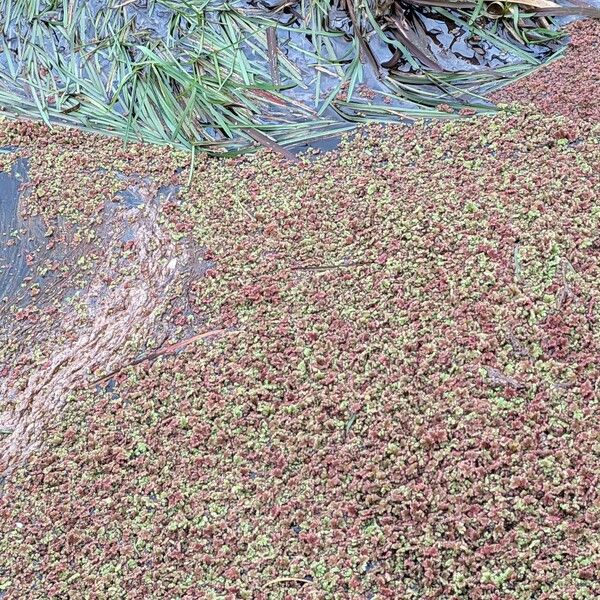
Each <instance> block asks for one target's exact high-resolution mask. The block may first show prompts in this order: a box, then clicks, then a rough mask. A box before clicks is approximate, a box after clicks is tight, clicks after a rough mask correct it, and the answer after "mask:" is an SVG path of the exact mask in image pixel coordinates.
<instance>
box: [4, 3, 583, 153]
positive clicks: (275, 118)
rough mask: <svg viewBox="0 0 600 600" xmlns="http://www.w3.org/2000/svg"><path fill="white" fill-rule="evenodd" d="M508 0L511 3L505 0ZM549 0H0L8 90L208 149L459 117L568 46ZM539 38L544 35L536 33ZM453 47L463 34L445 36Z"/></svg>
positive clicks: (48, 112) (76, 117) (106, 129)
mask: <svg viewBox="0 0 600 600" xmlns="http://www.w3.org/2000/svg"><path fill="white" fill-rule="evenodd" d="M499 9H500V10H499ZM573 12H575V13H586V12H587V13H590V12H591V13H593V12H594V11H593V9H589V8H582V7H580V6H577V7H571V8H563V7H558V6H557V5H556V4H554V3H553V2H550V1H548V0H522V1H521V2H517V3H499V2H492V3H483V2H477V3H475V2H460V3H455V2H451V1H446V0H444V1H442V2H439V1H437V2H422V0H406V1H402V2H371V1H364V2H362V1H361V2H358V3H355V2H353V1H351V0H347V1H345V2H337V0H336V2H330V1H324V0H310V1H306V2H305V1H296V0H293V1H291V2H278V3H274V4H269V3H267V2H253V1H250V0H239V1H236V2H233V3H222V2H213V1H208V0H186V1H184V2H180V1H172V0H150V1H149V2H143V3H140V2H121V1H117V0H115V1H114V2H97V1H88V2H77V1H72V0H35V1H34V0H18V1H16V2H15V0H2V1H1V2H0V17H1V18H2V47H1V50H2V52H0V105H1V106H2V107H3V109H4V111H5V112H6V113H7V114H12V115H17V116H34V115H35V116H38V117H41V118H42V119H44V120H46V121H47V122H50V121H51V120H55V121H59V122H63V123H66V124H72V125H77V126H81V127H84V128H86V129H88V130H94V131H99V132H103V133H110V134H114V135H118V136H121V137H124V138H127V139H136V140H144V141H146V142H155V143H162V144H171V145H175V146H179V147H184V148H186V149H192V150H194V151H196V150H208V151H211V152H225V151H240V150H242V149H244V148H247V147H248V146H249V145H250V146H253V145H254V146H255V145H256V144H257V143H258V144H260V145H264V146H270V147H274V148H279V147H281V146H296V145H302V144H305V143H306V142H307V141H310V140H313V139H315V138H320V137H323V136H332V135H338V134H339V133H341V132H343V131H347V130H348V129H350V128H352V127H354V125H355V124H356V123H360V122H367V121H372V120H381V119H384V120H398V119H400V120H407V119H408V120H413V119H418V118H420V117H424V116H437V117H440V118H450V117H453V116H456V114H453V113H452V112H451V111H450V112H448V111H445V110H439V109H437V108H436V107H437V106H438V105H439V104H444V105H446V106H451V107H455V108H457V109H460V108H463V107H465V106H472V107H474V108H476V109H478V110H481V111H490V110H492V109H491V107H490V105H489V104H488V103H485V101H483V100H482V98H481V95H480V94H481V93H483V92H484V91H489V90H490V89H493V88H496V87H498V86H500V85H502V84H504V83H506V82H507V80H510V79H512V78H514V77H518V76H522V75H524V74H526V73H528V72H530V71H531V70H532V69H534V68H535V67H537V66H539V65H540V64H541V63H542V62H543V61H544V60H548V59H551V58H552V57H556V56H558V55H559V54H560V53H561V51H562V49H561V47H560V46H558V45H556V44H553V43H552V42H553V40H554V39H555V38H557V37H560V35H562V33H561V32H560V31H559V30H558V29H557V28H556V27H555V26H554V25H553V24H552V22H551V21H552V16H551V15H553V14H559V15H560V14H565V13H569V14H570V13H573ZM532 42H534V43H533V45H532ZM449 46H451V48H452V49H449Z"/></svg>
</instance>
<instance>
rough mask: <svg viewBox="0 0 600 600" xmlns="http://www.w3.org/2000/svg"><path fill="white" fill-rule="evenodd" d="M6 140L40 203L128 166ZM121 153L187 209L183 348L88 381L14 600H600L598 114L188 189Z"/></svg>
mask: <svg viewBox="0 0 600 600" xmlns="http://www.w3.org/2000/svg"><path fill="white" fill-rule="evenodd" d="M579 27H581V29H579ZM592 27H593V28H596V29H595V30H596V31H597V30H598V24H594V25H593V26H592ZM578 32H579V33H582V34H584V35H585V36H587V35H589V33H590V30H588V29H587V26H586V27H583V26H577V27H576V28H575V33H576V35H575V41H574V43H575V45H577V43H578V37H577V36H578V35H579V33H578ZM595 57H596V58H595V60H596V61H598V60H600V56H599V55H597V54H596V55H595ZM565 64H567V65H568V64H570V65H571V68H574V69H576V68H577V65H576V64H574V63H572V62H571V63H569V62H565V63H563V64H560V65H559V64H558V63H557V64H555V66H553V67H552V68H556V69H558V70H562V69H563V68H564V66H565ZM584 72H586V73H588V74H589V75H590V77H591V78H594V77H596V73H597V69H596V70H594V69H589V70H588V69H586V70H585V71H584ZM540 77H541V79H540V81H542V82H544V81H545V82H548V83H547V84H548V85H553V86H554V85H556V83H557V82H556V81H555V80H554V79H553V78H552V77H551V76H550V75H549V74H548V73H544V72H542V73H540ZM573 82H576V83H577V85H578V86H580V92H582V91H584V90H588V89H591V90H597V89H598V88H597V87H594V86H588V85H587V84H586V82H585V80H583V79H582V78H577V77H575V75H574V76H573V77H569V78H565V79H564V80H562V82H561V85H564V86H571V85H572V84H573ZM524 85H526V86H529V85H530V84H529V83H525V84H524ZM531 89H533V88H531ZM536 89H537V94H539V96H540V97H539V98H538V97H536V96H533V97H532V98H530V99H531V100H532V101H533V102H534V103H537V102H538V101H540V98H541V96H542V94H544V93H548V92H549V91H550V90H548V89H544V88H543V87H541V86H538V87H537V88H536ZM511 93H514V94H517V93H518V90H517V89H513V90H512V91H511ZM41 131H45V132H46V137H44V138H42V137H41V136H40V135H39V133H40V132H41ZM0 136H1V137H2V139H4V140H12V142H16V140H17V139H18V140H19V145H22V146H23V147H24V152H26V153H27V154H28V156H29V157H30V160H31V161H32V165H33V168H34V170H33V172H32V177H34V178H35V177H40V178H42V180H43V175H44V174H47V175H48V177H50V175H51V171H50V170H49V169H50V167H49V166H48V164H51V161H50V162H49V163H48V162H44V161H43V160H42V158H41V157H42V156H47V155H52V154H53V153H54V152H56V153H57V154H58V155H60V154H61V152H62V151H65V150H66V149H67V148H71V151H72V152H73V154H72V155H71V158H72V160H71V161H70V162H69V168H68V176H69V177H70V178H72V181H73V182H75V181H77V180H78V176H79V174H80V173H86V172H87V171H86V163H85V157H86V156H95V155H94V153H93V152H92V149H94V148H97V151H98V156H96V157H95V159H93V160H98V161H99V163H100V164H102V161H103V160H104V159H105V158H107V157H108V156H109V154H110V152H116V151H117V148H116V146H113V147H110V148H107V147H106V145H103V143H102V139H101V138H98V137H96V136H89V135H85V134H83V133H80V132H75V133H73V135H66V134H65V133H64V132H58V131H56V130H55V131H48V130H47V129H45V128H44V127H43V126H41V125H31V124H23V123H8V122H5V123H3V124H2V126H1V127H0ZM103 152H107V154H106V155H104V154H103ZM121 152H122V154H120V155H119V156H118V158H117V159H116V160H118V162H119V164H120V165H123V166H128V167H129V168H130V169H131V171H129V173H130V175H132V174H133V173H134V172H135V171H136V169H137V168H139V167H141V165H142V164H143V161H147V162H148V164H149V165H152V170H151V174H150V175H149V176H148V178H147V179H148V180H150V183H149V185H154V186H156V189H158V187H159V186H160V185H164V184H167V183H168V184H169V185H179V186H180V189H179V192H178V193H177V194H173V195H172V196H171V197H169V198H168V199H167V200H165V201H164V203H163V204H162V207H161V208H162V211H161V214H162V220H161V223H160V224H161V228H162V229H161V231H162V232H163V233H166V232H168V233H169V234H170V236H171V237H172V238H173V239H174V240H176V243H180V244H185V248H186V249H187V250H189V251H192V250H193V249H195V250H196V251H197V252H198V253H199V255H200V256H201V257H202V260H201V261H198V263H199V264H198V266H197V268H196V269H191V270H190V272H189V273H188V275H189V278H188V280H187V281H186V282H185V285H183V284H182V287H181V289H180V290H177V296H178V297H179V298H183V299H185V302H186V303H187V304H186V305H185V310H184V307H182V306H181V305H177V304H173V305H172V306H165V307H161V308H162V309H163V310H164V312H163V313H161V314H163V315H164V319H165V320H169V322H170V323H172V324H173V325H175V328H174V329H171V330H169V332H170V333H174V334H175V335H176V336H178V337H177V338H176V339H174V340H167V342H166V343H165V345H164V346H162V349H163V350H164V352H157V351H156V349H154V348H153V351H152V352H146V353H144V354H142V355H136V354H135V353H136V352H137V351H139V348H138V347H136V346H135V345H134V346H133V347H132V349H131V350H132V357H135V356H141V358H144V357H146V359H144V360H139V361H137V362H135V361H131V360H129V361H126V362H124V363H123V365H122V369H120V370H118V371H116V372H114V371H113V372H110V373H102V372H100V373H94V374H93V378H92V377H87V376H86V374H85V373H84V372H83V375H82V381H81V384H80V385H79V386H77V387H75V388H74V389H73V390H72V394H71V396H70V397H69V398H68V402H67V405H66V408H65V411H64V413H63V414H62V415H61V418H60V419H57V418H55V419H54V420H53V422H51V423H50V425H49V427H48V430H47V431H46V435H45V438H44V446H43V448H44V450H43V452H36V453H34V454H33V455H32V456H30V457H29V459H28V460H27V461H26V462H25V463H24V464H22V465H21V467H20V468H19V469H17V470H15V471H14V472H13V473H11V475H10V477H9V478H8V479H7V481H6V482H5V483H4V485H3V489H2V494H1V497H0V590H2V591H5V592H6V598H7V599H11V600H12V599H13V598H15V599H16V598H63V597H77V598H79V597H83V598H86V597H90V598H106V597H109V598H111V597H127V598H165V597H169V598H182V599H183V598H190V599H195V598H201V599H204V598H227V599H229V598H231V599H232V600H233V599H236V600H237V599H238V598H248V599H252V600H254V599H257V600H267V599H269V600H270V599H273V600H275V599H281V600H283V599H285V600H287V599H288V598H298V597H300V598H319V599H321V598H322V599H338V598H339V599H343V600H345V599H357V600H358V599H364V598H406V599H411V598H414V599H422V598H439V597H443V598H480V599H490V600H492V599H496V598H530V597H539V598H549V599H550V598H558V597H565V598H595V597H598V595H600V580H599V579H598V572H599V569H600V554H599V548H600V513H599V510H598V507H599V499H600V497H599V494H600V490H599V488H598V485H597V482H598V477H599V474H600V444H599V435H598V423H599V422H600V364H599V363H598V360H597V357H598V354H599V353H600V337H599V334H598V323H599V322H600V298H599V294H600V289H599V287H598V281H599V277H600V262H599V261H598V255H599V252H600V238H599V234H598V232H599V231H600V210H599V209H598V206H597V197H596V196H597V190H598V189H600V128H599V126H598V123H597V122H596V121H594V119H593V115H592V118H591V119H587V118H578V119H573V118H571V117H569V116H564V115H559V114H558V115H557V114H543V113H541V112H539V111H537V110H536V109H534V108H532V107H527V108H523V107H519V106H517V105H513V106H510V107H507V108H506V109H504V110H503V111H502V112H501V113H500V114H497V115H494V116H486V117H477V118H469V119H462V120H457V121H451V122H445V123H420V124H418V125H416V126H414V127H407V126H402V125H393V126H392V125H390V126H381V125H375V126H367V127H362V128H360V130H359V132H358V134H357V135H356V136H355V137H354V138H352V139H350V138H348V139H346V140H345V141H344V143H343V144H342V146H341V148H340V149H339V151H337V152H333V153H329V154H326V155H323V156H320V155H319V154H314V155H308V156H305V157H303V158H302V159H301V161H300V162H299V163H296V164H292V163H290V162H289V161H286V160H284V159H283V158H282V157H281V156H279V155H276V154H273V153H271V152H262V153H260V154H255V155H252V156H244V157H237V158H232V159H227V160H216V159H211V158H209V157H206V156H202V157H198V161H197V164H196V169H195V171H194V176H193V177H192V179H191V182H190V183H189V185H188V180H189V174H188V171H187V169H184V170H181V167H183V166H189V162H188V163H187V164H185V165H184V163H183V159H182V156H181V155H180V154H172V153H171V152H170V151H167V150H162V149H157V148H155V147H148V146H136V148H135V150H134V149H133V147H132V146H128V147H126V148H122V149H121ZM142 154H143V157H144V158H143V160H140V158H139V157H140V155H142ZM188 161H189V159H188ZM94 164H95V165H96V164H97V163H94ZM161 165H163V168H162V169H161ZM98 173H99V176H104V174H103V172H102V171H100V170H99V171H98ZM83 182H84V183H85V186H89V189H93V184H92V183H91V182H90V181H89V180H85V179H84V180H83ZM67 184H68V182H67V181H66V180H65V181H64V182H63V186H66V185H67ZM85 189H87V187H86V188H85ZM49 190H50V193H49V194H48V195H47V196H46V195H45V196H43V197H42V198H38V199H37V200H36V204H35V206H36V207H37V209H38V210H40V211H42V212H43V214H45V215H46V216H47V218H48V219H51V218H52V207H55V206H56V205H57V202H56V198H57V197H58V194H59V191H58V190H57V189H55V188H53V187H52V186H50V187H49ZM76 202H77V199H76V197H75V196H70V197H69V201H68V202H67V204H65V205H63V209H64V210H65V211H66V212H67V213H68V214H73V215H75V213H76V211H70V210H69V209H68V206H70V205H71V204H72V205H73V206H76ZM99 203H100V202H98V204H99ZM73 222H74V223H80V224H81V223H84V224H85V223H88V218H87V215H86V214H85V213H84V214H83V216H82V217H81V220H79V219H76V218H75V220H74V221H73ZM86 226H87V225H86ZM122 249H123V251H124V252H127V251H128V250H130V249H131V248H130V246H128V245H127V243H124V245H123V248H122ZM133 255H134V256H135V253H133ZM36 301H37V300H36ZM34 309H35V303H34V305H33V308H32V311H33V310H34ZM177 327H180V328H181V329H177ZM207 331H208V332H212V335H210V336H204V335H202V334H203V333H205V332H207ZM171 342H178V343H177V344H175V343H171ZM1 351H2V350H1V349H0V352H1ZM147 357H151V358H150V359H147ZM33 358H34V357H30V356H28V355H25V356H19V357H18V360H14V361H13V362H12V363H11V364H8V365H6V364H2V365H1V370H0V377H1V378H2V380H3V381H7V380H8V381H9V382H10V381H19V378H23V377H26V376H27V375H28V373H29V372H33V373H35V372H36V367H37V369H39V368H40V367H43V363H41V365H40V364H38V365H35V364H33V362H32V361H33ZM27 359H29V360H30V362H27ZM39 360H43V359H39ZM15 371H19V372H18V373H15ZM59 372H60V368H59ZM103 375H108V377H103ZM66 400H67V399H65V401H66ZM8 435H9V436H10V435H11V434H10V433H9V434H8ZM0 436H2V438H4V437H5V434H4V433H2V432H1V431H0ZM1 442H2V439H0V443H1Z"/></svg>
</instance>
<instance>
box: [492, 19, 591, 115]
mask: <svg viewBox="0 0 600 600" xmlns="http://www.w3.org/2000/svg"><path fill="white" fill-rule="evenodd" d="M569 32H570V34H571V42H570V44H569V48H568V52H567V54H566V56H565V57H564V58H562V59H560V60H557V61H555V62H553V63H551V64H550V65H547V66H544V67H542V68H541V69H540V70H539V71H537V72H536V73H534V74H533V75H531V76H529V77H526V78H525V79H521V80H520V81H518V82H517V83H514V84H512V85H509V86H508V87H506V88H504V89H502V90H501V91H499V92H497V93H496V94H494V95H493V96H492V98H493V100H494V101H495V102H519V103H521V104H533V105H534V106H536V107H537V108H538V109H539V110H541V111H542V112H544V113H546V114H561V115H566V116H569V117H572V118H574V119H587V120H589V121H591V122H593V123H597V122H598V121H600V103H599V102H598V99H599V98H600V79H599V78H598V73H599V72H600V21H599V20H586V21H576V22H575V23H573V24H572V25H570V26H569Z"/></svg>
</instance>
